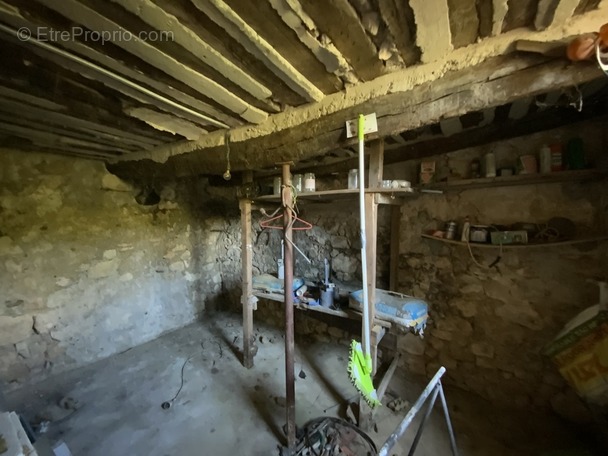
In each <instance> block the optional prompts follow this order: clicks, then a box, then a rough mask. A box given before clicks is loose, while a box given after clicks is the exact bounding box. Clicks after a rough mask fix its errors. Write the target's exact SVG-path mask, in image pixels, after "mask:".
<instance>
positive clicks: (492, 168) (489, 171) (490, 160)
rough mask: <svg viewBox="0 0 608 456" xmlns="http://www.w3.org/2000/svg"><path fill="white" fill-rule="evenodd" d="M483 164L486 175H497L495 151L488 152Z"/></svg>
mask: <svg viewBox="0 0 608 456" xmlns="http://www.w3.org/2000/svg"><path fill="white" fill-rule="evenodd" d="M483 164H484V170H485V176H486V177H496V156H495V155H494V152H488V153H487V154H485V155H484V157H483Z"/></svg>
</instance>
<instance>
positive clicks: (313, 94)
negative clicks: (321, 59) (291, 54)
mask: <svg viewBox="0 0 608 456" xmlns="http://www.w3.org/2000/svg"><path fill="white" fill-rule="evenodd" d="M192 3H193V4H194V6H196V7H197V8H198V9H199V10H200V11H202V12H203V13H205V15H207V16H208V17H209V18H210V19H211V20H212V21H214V22H215V23H216V24H218V25H219V26H220V27H222V28H224V30H226V32H228V34H230V35H231V36H232V37H233V38H234V39H235V40H237V41H238V42H239V43H240V44H241V45H243V46H244V47H245V49H247V50H248V51H249V52H250V53H252V54H253V55H255V56H256V57H257V58H258V59H259V60H261V61H262V62H264V63H265V64H266V66H267V67H268V68H269V69H271V70H272V71H273V72H274V73H275V74H276V75H277V76H278V77H279V78H280V79H281V80H283V81H284V82H285V84H287V85H288V86H289V87H290V88H291V89H292V90H293V91H295V92H296V93H298V94H299V95H301V96H303V97H304V98H305V99H306V100H307V101H319V100H321V99H323V97H324V96H325V95H324V94H323V92H322V91H321V90H319V89H318V88H317V87H316V86H315V85H314V84H313V83H312V82H310V81H309V80H308V79H307V78H306V77H304V75H302V74H301V73H300V72H299V71H298V70H296V68H294V66H293V65H292V64H291V63H290V62H289V60H287V59H286V58H285V57H283V56H282V55H281V54H279V53H278V52H277V51H276V50H275V49H274V48H273V47H272V46H271V45H270V44H269V43H268V42H267V41H266V40H264V39H263V38H262V37H261V36H260V35H258V34H257V33H256V31H255V30H254V29H253V28H252V27H250V26H249V24H247V22H245V21H244V20H243V18H241V17H240V16H239V15H238V14H237V13H236V12H235V11H234V10H232V9H231V8H230V7H229V6H228V5H227V4H226V3H224V2H222V1H220V0H192Z"/></svg>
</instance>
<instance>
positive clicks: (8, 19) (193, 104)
mask: <svg viewBox="0 0 608 456" xmlns="http://www.w3.org/2000/svg"><path fill="white" fill-rule="evenodd" d="M0 19H1V20H2V21H3V22H5V23H7V24H10V25H11V26H12V27H14V28H16V29H19V28H21V27H26V28H27V29H28V30H30V31H31V32H32V36H36V34H35V31H36V29H37V28H38V27H47V28H48V30H49V31H52V30H54V31H57V29H55V28H54V27H52V26H51V25H49V24H45V23H44V22H32V21H30V20H26V19H25V18H23V17H22V16H21V15H19V14H18V13H16V12H14V11H12V10H11V9H10V7H8V5H7V4H6V3H4V2H3V1H0ZM21 44H23V43H21ZM60 44H61V45H62V46H63V47H64V48H66V49H67V50H69V51H72V52H74V53H75V54H76V55H79V56H81V57H84V58H86V59H87V60H90V61H92V62H94V63H97V64H100V65H101V66H104V67H106V68H108V69H110V70H111V71H114V72H115V73H116V74H119V75H121V76H124V77H126V78H128V79H130V80H131V81H133V82H138V83H140V84H143V85H144V86H146V87H150V88H151V89H152V90H155V91H156V92H158V93H161V94H164V95H166V96H169V97H170V98H172V99H174V100H176V101H177V102H179V103H181V104H182V105H183V106H186V107H188V108H190V109H192V110H193V111H198V112H200V113H203V114H205V115H207V116H209V117H212V118H214V119H216V120H218V121H220V122H223V123H225V124H227V125H229V126H231V127H236V126H239V125H242V124H243V122H242V121H240V120H238V119H236V118H235V117H231V116H228V115H226V114H225V113H223V112H222V111H220V110H218V109H216V108H215V107H214V106H211V105H209V104H208V103H205V102H203V101H201V100H199V99H197V98H195V97H193V96H190V95H188V94H186V93H184V92H183V91H180V90H177V89H176V88H174V87H172V85H171V83H170V82H165V81H163V80H161V79H159V78H152V77H149V76H147V75H146V74H145V73H144V72H141V71H137V70H136V69H133V68H130V67H128V66H127V65H125V64H124V63H122V62H120V61H119V60H115V59H113V58H111V57H109V56H108V55H106V54H104V53H102V52H99V51H97V50H95V49H93V48H91V47H89V46H86V45H84V44H83V43H81V42H79V41H77V40H67V41H61V43H60ZM175 82H177V81H175ZM106 85H107V84H106ZM114 87H115V86H113V87H112V88H113V89H114V90H118V89H116V88H114ZM142 96H143V95H142ZM140 98H141V96H140ZM146 102H147V103H154V102H155V103H156V104H157V105H158V106H162V107H163V108H164V109H165V110H167V111H169V112H171V109H175V108H173V107H171V106H165V105H164V104H162V103H159V102H158V100H156V101H155V100H152V99H146ZM177 111H179V112H180V113H181V112H182V111H181V110H177ZM182 115H183V114H182ZM199 122H200V119H199Z"/></svg>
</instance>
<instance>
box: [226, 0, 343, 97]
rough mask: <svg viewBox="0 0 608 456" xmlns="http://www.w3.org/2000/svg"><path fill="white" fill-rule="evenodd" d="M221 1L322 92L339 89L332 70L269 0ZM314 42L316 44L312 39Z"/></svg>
mask: <svg viewBox="0 0 608 456" xmlns="http://www.w3.org/2000/svg"><path fill="white" fill-rule="evenodd" d="M224 2H225V3H226V4H227V5H228V6H229V7H230V8H232V10H233V11H234V12H235V13H236V14H238V15H239V16H240V17H241V18H242V19H243V21H245V22H246V23H247V24H248V25H249V26H250V27H251V28H252V29H253V30H255V32H256V33H257V34H258V35H260V37H262V38H263V39H264V40H265V41H266V42H268V44H270V46H272V47H273V48H274V49H275V50H276V52H277V53H278V54H280V55H282V56H284V57H285V58H287V60H288V61H289V62H290V63H291V65H293V66H294V68H295V69H296V70H297V71H298V72H300V73H301V74H302V75H303V76H304V77H305V78H306V79H308V80H309V81H310V82H311V83H312V84H314V85H315V86H316V87H318V88H319V89H320V90H321V91H322V92H323V93H324V94H330V93H335V92H338V91H339V90H342V88H343V83H342V81H341V80H340V79H339V78H338V77H337V76H335V75H334V74H333V72H332V71H329V70H327V69H326V68H325V66H324V65H323V63H321V62H320V61H319V60H318V59H317V58H316V57H315V55H314V54H313V53H312V52H311V51H310V49H309V48H308V46H306V45H305V44H304V43H303V42H302V40H301V39H300V38H299V37H298V35H297V33H295V32H294V30H292V29H291V28H290V27H289V26H288V25H286V24H285V22H283V19H282V18H281V16H280V15H279V13H278V12H277V10H276V9H274V8H273V6H272V5H271V3H270V1H268V0H264V1H259V2H252V1H251V0H224ZM290 11H291V10H290ZM292 14H293V12H292ZM314 41H315V42H316V43H318V41H317V40H316V39H314ZM325 53H326V52H325Z"/></svg>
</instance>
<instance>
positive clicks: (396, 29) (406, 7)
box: [378, 0, 420, 66]
mask: <svg viewBox="0 0 608 456" xmlns="http://www.w3.org/2000/svg"><path fill="white" fill-rule="evenodd" d="M378 6H379V8H380V15H381V16H382V20H383V21H384V22H385V23H386V26H387V27H388V30H389V32H391V35H392V36H393V39H394V40H395V46H397V49H398V50H399V54H400V55H401V58H402V59H403V62H404V63H405V64H406V65H407V66H410V65H414V64H415V63H417V62H418V61H420V48H419V47H418V46H417V45H416V22H415V21H414V12H413V11H412V8H411V6H410V4H409V3H408V2H401V1H399V0H379V1H378Z"/></svg>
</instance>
